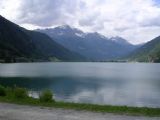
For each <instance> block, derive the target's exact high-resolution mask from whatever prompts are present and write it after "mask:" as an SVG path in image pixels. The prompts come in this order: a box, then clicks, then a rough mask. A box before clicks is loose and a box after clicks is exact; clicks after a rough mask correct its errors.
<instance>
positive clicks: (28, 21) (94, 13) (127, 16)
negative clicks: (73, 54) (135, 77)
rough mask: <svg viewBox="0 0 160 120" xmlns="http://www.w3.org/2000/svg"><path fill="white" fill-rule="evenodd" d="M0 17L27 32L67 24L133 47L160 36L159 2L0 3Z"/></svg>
mask: <svg viewBox="0 0 160 120" xmlns="http://www.w3.org/2000/svg"><path fill="white" fill-rule="evenodd" d="M0 14H1V15H2V16H4V17H6V18H7V19H9V20H11V21H13V22H15V23H17V24H19V25H21V26H23V27H25V28H28V29H36V28H46V27H54V26H58V25H64V24H68V25H70V26H72V27H77V28H80V29H81V30H83V31H86V32H95V31H96V32H99V33H102V34H103V35H105V36H107V37H111V36H121V37H123V38H125V39H127V40H128V41H130V42H131V43H134V44H137V43H142V42H146V41H149V40H151V39H153V38H155V37H157V36H159V35H160V0H0Z"/></svg>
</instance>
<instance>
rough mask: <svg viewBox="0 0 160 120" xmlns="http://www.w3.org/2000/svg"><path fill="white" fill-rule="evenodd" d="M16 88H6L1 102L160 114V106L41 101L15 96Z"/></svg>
mask: <svg viewBox="0 0 160 120" xmlns="http://www.w3.org/2000/svg"><path fill="white" fill-rule="evenodd" d="M14 89H15V88H14ZM14 89H11V88H6V96H0V102H5V103H14V104H21V105H32V106H43V107H54V108H63V109H75V110H86V111H92V112H103V113H115V114H124V115H136V116H156V117H158V116H160V108H147V107H127V106H111V105H94V104H83V103H68V102H58V101H54V100H52V101H50V100H49V101H41V100H40V99H36V98H32V97H29V96H27V97H23V96H22V98H20V97H15V95H13V94H14V92H12V91H14Z"/></svg>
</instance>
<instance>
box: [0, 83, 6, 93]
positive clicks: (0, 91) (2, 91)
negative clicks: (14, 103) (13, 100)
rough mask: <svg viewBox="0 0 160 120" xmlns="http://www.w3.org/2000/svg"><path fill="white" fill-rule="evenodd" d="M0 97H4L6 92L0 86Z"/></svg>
mask: <svg viewBox="0 0 160 120" xmlns="http://www.w3.org/2000/svg"><path fill="white" fill-rule="evenodd" d="M0 96H6V90H5V87H3V86H1V85H0Z"/></svg>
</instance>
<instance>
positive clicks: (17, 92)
mask: <svg viewBox="0 0 160 120" xmlns="http://www.w3.org/2000/svg"><path fill="white" fill-rule="evenodd" d="M14 97H15V98H18V99H23V98H27V97H28V92H27V90H26V89H25V88H18V87H16V88H14Z"/></svg>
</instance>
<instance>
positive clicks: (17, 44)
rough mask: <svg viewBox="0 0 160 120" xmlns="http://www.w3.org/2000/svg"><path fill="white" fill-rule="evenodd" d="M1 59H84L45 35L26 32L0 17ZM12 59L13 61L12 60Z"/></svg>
mask: <svg viewBox="0 0 160 120" xmlns="http://www.w3.org/2000/svg"><path fill="white" fill-rule="evenodd" d="M0 53H1V54H0V58H1V59H7V60H6V61H8V62H9V61H16V60H15V58H23V60H22V61H31V60H33V59H34V60H36V59H37V60H39V61H41V60H42V61H50V59H52V60H54V59H55V60H62V61H79V60H82V59H83V57H82V56H81V55H78V54H76V53H74V52H71V51H70V50H68V49H66V48H65V47H63V46H62V45H60V44H58V43H57V42H55V41H54V40H53V39H51V38H50V37H49V36H47V35H46V34H44V33H40V32H36V31H30V30H26V29H25V28H22V27H20V26H18V25H16V24H14V23H13V22H11V21H9V20H7V19H5V18H4V17H2V16H0ZM11 59H12V60H11Z"/></svg>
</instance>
